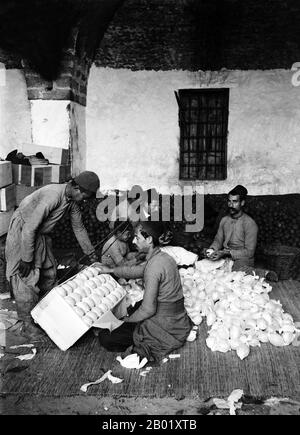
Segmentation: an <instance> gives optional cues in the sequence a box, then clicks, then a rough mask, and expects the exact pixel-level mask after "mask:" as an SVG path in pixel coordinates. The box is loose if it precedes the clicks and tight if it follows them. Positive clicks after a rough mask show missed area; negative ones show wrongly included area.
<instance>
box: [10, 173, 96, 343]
mask: <svg viewBox="0 0 300 435" xmlns="http://www.w3.org/2000/svg"><path fill="white" fill-rule="evenodd" d="M99 187H100V181H99V178H98V176H97V175H96V174H95V173H94V172H90V171H85V172H82V173H81V174H79V175H78V176H77V177H75V178H74V179H72V180H71V181H69V182H68V183H67V184H50V185H48V186H45V187H42V188H41V189H38V190H36V191H35V192H33V193H32V194H31V195H29V196H27V197H26V198H25V199H23V201H22V202H21V204H20V206H19V208H18V209H17V210H16V211H15V213H14V214H13V217H12V219H11V222H10V227H9V230H8V234H7V240H6V247H5V256H6V261H7V270H6V276H7V280H8V281H9V282H10V285H11V289H12V292H13V294H14V297H15V300H16V306H17V312H18V317H19V320H20V321H21V325H20V328H19V329H18V330H17V331H16V332H15V333H17V334H18V335H21V336H23V337H25V338H28V339H30V340H38V339H40V338H41V336H43V334H42V333H41V331H40V330H39V328H37V327H36V326H35V325H34V323H33V321H32V318H31V315H30V312H31V310H32V309H33V307H34V306H35V305H36V304H37V302H38V300H39V296H40V294H45V293H46V292H47V291H49V290H51V289H52V288H53V287H54V285H55V282H56V261H55V258H54V256H53V253H52V243H51V239H50V237H49V233H51V231H52V230H53V228H54V226H55V225H56V223H57V222H58V221H59V220H60V219H61V218H62V217H63V216H64V214H65V213H69V214H70V218H71V224H72V228H73V231H74V234H75V236H76V238H77V240H78V243H79V245H80V246H81V248H82V250H83V252H84V253H85V254H87V255H89V257H90V260H91V261H97V256H96V254H95V249H94V247H93V246H92V244H91V242H90V239H89V236H88V233H87V231H86V229H85V227H84V225H83V222H82V217H81V212H80V209H79V207H78V203H79V202H81V201H83V200H89V199H92V198H93V197H95V196H96V192H97V190H98V189H99Z"/></svg>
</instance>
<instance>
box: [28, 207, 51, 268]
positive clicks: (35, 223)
mask: <svg viewBox="0 0 300 435" xmlns="http://www.w3.org/2000/svg"><path fill="white" fill-rule="evenodd" d="M51 210H52V203H51V201H49V202H46V201H40V202H38V203H37V205H36V206H35V207H33V208H32V215H31V217H30V218H29V219H27V220H26V222H25V224H24V225H23V228H22V240H21V259H22V260H23V261H26V262H27V263H31V262H32V261H33V259H34V250H35V239H36V233H37V232H38V229H39V227H40V225H41V224H42V223H43V222H44V221H45V220H46V219H47V217H48V216H49V214H50V213H51Z"/></svg>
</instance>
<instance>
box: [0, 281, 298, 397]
mask: <svg viewBox="0 0 300 435" xmlns="http://www.w3.org/2000/svg"><path fill="white" fill-rule="evenodd" d="M271 296H272V298H273V299H276V300H278V299H279V300H280V301H281V303H282V304H283V306H284V309H285V311H286V312H289V313H290V314H292V315H293V317H294V319H295V321H300V283H299V282H292V281H286V282H281V283H278V284H276V285H274V290H273V292H272V294H271ZM204 323H205V322H204ZM206 337H207V329H206V325H205V324H203V325H202V326H201V329H200V334H199V337H198V339H197V340H196V341H195V342H192V343H186V344H185V346H184V347H183V348H182V349H180V350H179V351H178V352H177V353H179V354H180V358H178V359H174V360H169V361H168V362H167V363H165V364H162V365H161V366H159V367H153V369H152V370H151V371H150V372H149V373H148V374H147V375H146V376H145V377H142V376H140V372H141V371H138V370H128V369H125V368H123V367H121V366H120V364H119V363H118V362H117V361H116V359H115V358H116V356H117V355H118V354H114V353H108V352H106V351H105V350H104V349H103V348H101V347H100V345H99V342H98V340H97V338H96V337H94V336H93V334H91V333H88V334H86V335H85V336H84V337H82V338H81V339H80V340H79V341H78V342H77V343H76V345H74V346H73V347H72V348H71V349H69V350H68V351H67V352H62V351H60V350H59V349H58V348H57V347H56V346H55V345H54V344H53V343H52V342H50V341H49V344H46V345H43V346H42V347H40V348H38V353H37V355H36V357H35V358H34V359H33V360H31V361H29V362H28V363H27V368H25V369H23V370H22V371H20V372H17V371H13V372H9V371H8V372H6V373H5V375H4V376H3V377H2V381H3V383H2V388H1V390H2V393H3V394H29V395H43V396H48V397H49V396H73V395H78V394H79V395H80V394H82V395H90V396H118V397H120V396H122V397H137V396H139V397H175V398H178V399H180V398H184V397H190V398H196V397H199V398H200V399H207V398H209V397H227V396H228V395H229V394H230V393H231V392H232V391H233V390H234V389H242V390H244V393H245V394H246V395H249V396H254V397H271V396H276V397H290V398H294V399H298V400H299V399H300V350H299V347H293V346H289V347H284V348H276V347H274V346H272V345H270V344H264V345H262V346H261V348H258V347H257V348H251V353H250V355H249V357H248V358H246V359H245V360H244V361H241V360H240V359H239V358H238V357H237V355H236V353H235V352H230V353H227V354H221V353H218V352H215V353H214V352H211V351H210V350H209V349H208V348H207V346H206V344H205V339H206ZM107 370H112V374H113V375H114V376H117V377H119V378H121V379H123V382H122V383H120V384H112V383H111V382H109V381H108V380H105V381H104V382H103V383H101V384H99V385H95V386H91V387H90V388H89V389H88V392H87V393H81V392H80V387H81V386H82V385H83V384H85V383H87V382H91V381H94V380H96V379H98V378H100V377H101V376H102V375H103V374H104V373H105V372H106V371H107Z"/></svg>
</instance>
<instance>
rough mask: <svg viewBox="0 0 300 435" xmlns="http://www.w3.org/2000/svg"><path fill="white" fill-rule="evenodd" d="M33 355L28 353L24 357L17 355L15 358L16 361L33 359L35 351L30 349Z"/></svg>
mask: <svg viewBox="0 0 300 435" xmlns="http://www.w3.org/2000/svg"><path fill="white" fill-rule="evenodd" d="M32 352H33V353H28V354H26V355H19V356H16V357H15V358H16V359H19V360H20V361H30V360H31V359H33V358H34V357H35V355H36V349H32Z"/></svg>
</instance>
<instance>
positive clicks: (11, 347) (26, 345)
mask: <svg viewBox="0 0 300 435" xmlns="http://www.w3.org/2000/svg"><path fill="white" fill-rule="evenodd" d="M19 347H34V344H18V345H17V346H9V348H10V349H19Z"/></svg>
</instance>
